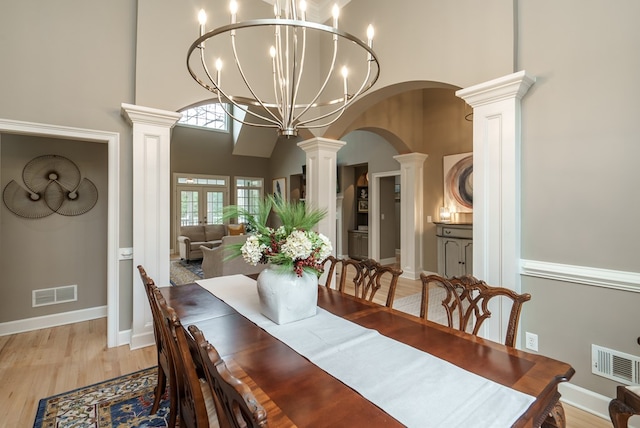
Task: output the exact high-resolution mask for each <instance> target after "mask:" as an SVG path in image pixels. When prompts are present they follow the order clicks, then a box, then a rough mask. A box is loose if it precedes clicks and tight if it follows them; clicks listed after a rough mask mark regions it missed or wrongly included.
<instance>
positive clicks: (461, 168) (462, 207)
mask: <svg viewBox="0 0 640 428" xmlns="http://www.w3.org/2000/svg"><path fill="white" fill-rule="evenodd" d="M442 160H443V165H442V166H443V168H442V169H443V173H444V177H443V182H444V206H445V207H447V208H449V210H451V211H452V212H458V213H471V212H473V153H472V152H469V153H460V154H457V155H449V156H444V157H443V158H442Z"/></svg>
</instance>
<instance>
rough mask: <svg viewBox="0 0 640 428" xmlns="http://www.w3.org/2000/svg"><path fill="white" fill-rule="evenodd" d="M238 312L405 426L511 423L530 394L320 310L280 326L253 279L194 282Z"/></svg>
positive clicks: (530, 399) (238, 277) (526, 405)
mask: <svg viewBox="0 0 640 428" xmlns="http://www.w3.org/2000/svg"><path fill="white" fill-rule="evenodd" d="M197 283H198V284H200V285H201V286H202V287H203V288H205V289H206V290H208V291H209V292H211V293H212V294H213V295H215V296H216V297H218V298H220V299H221V300H223V301H225V302H226V303H227V304H228V305H230V306H231V307H233V308H234V309H235V310H236V311H238V312H239V313H240V314H242V315H243V316H245V317H246V318H248V319H249V320H251V321H252V322H254V323H255V324H256V325H258V326H259V327H261V328H263V329H264V330H265V331H267V332H268V333H269V334H271V335H272V336H274V337H275V338H277V339H278V340H280V341H281V342H283V343H285V344H287V345H288V346H289V347H291V348H292V349H294V350H295V351H296V352H298V353H299V354H300V355H302V356H304V357H306V358H307V359H309V360H310V361H311V362H313V363H314V364H315V365H317V366H318V367H320V368H321V369H322V370H324V371H325V372H327V373H329V374H331V375H332V376H333V377H335V378H336V379H339V380H340V381H341V382H343V383H345V384H346V385H348V386H349V387H351V388H353V389H354V390H356V391H358V393H360V394H361V395H362V396H363V397H365V398H367V399H368V400H369V401H371V402H372V403H374V404H375V405H377V406H378V407H380V408H381V409H383V410H384V411H385V412H386V413H388V414H389V415H391V416H393V417H394V418H395V419H397V420H398V421H400V422H401V423H402V424H404V425H406V426H408V427H420V428H424V427H438V428H455V427H460V428H468V427H474V428H483V427H496V428H498V427H510V426H511V425H512V424H513V423H514V422H515V421H516V420H517V419H518V417H519V416H520V415H521V414H523V413H524V412H525V411H526V410H527V409H528V408H529V406H530V405H531V403H533V401H534V398H533V397H531V396H529V395H526V394H523V393H521V392H518V391H515V390H513V389H511V388H508V387H505V386H503V385H500V384H498V383H495V382H493V381H490V380H488V379H485V378H483V377H481V376H478V375H476V374H473V373H471V372H468V371H466V370H463V369H461V368H459V367H457V366H454V365H453V364H451V363H448V362H447V361H444V360H441V359H439V358H437V357H434V356H432V355H430V354H428V353H426V352H423V351H420V350H418V349H415V348H413V347H411V346H408V345H405V344H403V343H401V342H398V341H396V340H393V339H390V338H388V337H386V336H383V335H381V334H380V333H378V332H377V331H375V330H371V329H367V328H364V327H362V326H360V325H358V324H355V323H352V322H351V321H348V320H345V319H343V318H340V317H338V316H335V315H333V314H331V313H330V312H327V311H325V310H323V309H321V308H318V314H317V315H316V316H315V317H311V318H307V319H304V320H301V321H297V322H293V323H290V324H284V325H277V324H275V323H274V322H272V321H271V320H269V319H268V318H266V317H265V316H264V315H262V314H261V313H260V302H259V300H258V294H257V291H256V286H255V281H254V280H252V279H251V278H248V277H246V276H244V275H231V276H225V277H218V278H211V279H205V280H200V281H197Z"/></svg>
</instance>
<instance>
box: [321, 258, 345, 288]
mask: <svg viewBox="0 0 640 428" xmlns="http://www.w3.org/2000/svg"><path fill="white" fill-rule="evenodd" d="M341 263H342V259H337V258H335V257H333V256H329V257H327V258H326V259H324V261H323V262H322V266H323V267H324V271H325V272H326V273H327V280H326V282H325V283H324V286H325V287H327V288H331V283H332V281H333V277H334V276H335V273H336V268H337V266H338V265H339V264H341Z"/></svg>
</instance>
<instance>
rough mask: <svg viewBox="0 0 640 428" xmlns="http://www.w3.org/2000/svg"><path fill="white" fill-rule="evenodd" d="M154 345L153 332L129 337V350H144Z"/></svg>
mask: <svg viewBox="0 0 640 428" xmlns="http://www.w3.org/2000/svg"><path fill="white" fill-rule="evenodd" d="M155 344H156V339H155V338H154V337H153V331H150V332H145V333H142V334H139V335H137V336H131V335H130V340H129V348H130V349H131V350H134V349H139V348H144V347H147V346H151V345H155Z"/></svg>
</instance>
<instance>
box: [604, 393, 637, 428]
mask: <svg viewBox="0 0 640 428" xmlns="http://www.w3.org/2000/svg"><path fill="white" fill-rule="evenodd" d="M634 414H636V412H634V410H633V409H632V408H631V407H629V406H627V405H626V404H625V403H624V402H622V401H620V400H618V399H617V398H614V399H613V400H611V402H609V417H610V418H611V422H612V423H613V427H614V428H627V426H628V425H627V424H628V421H629V418H630V417H631V416H633V415H634Z"/></svg>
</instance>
